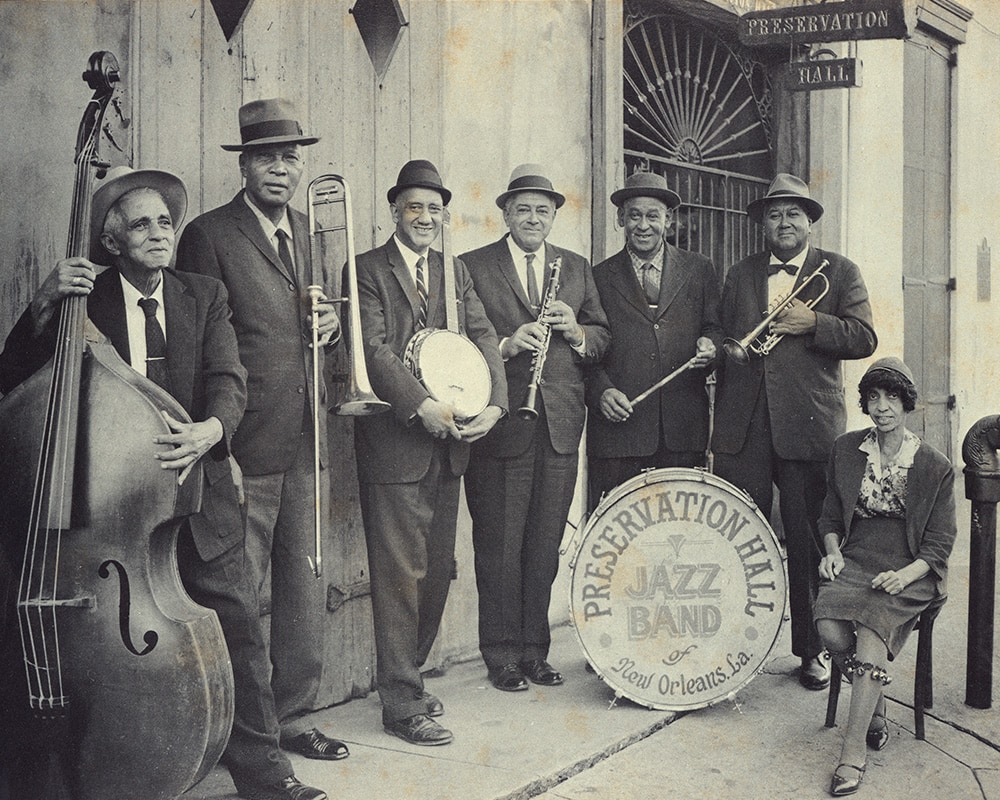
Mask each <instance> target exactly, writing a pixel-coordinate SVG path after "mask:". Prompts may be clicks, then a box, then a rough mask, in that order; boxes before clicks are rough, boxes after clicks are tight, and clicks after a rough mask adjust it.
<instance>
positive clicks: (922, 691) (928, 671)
mask: <svg viewBox="0 0 1000 800" xmlns="http://www.w3.org/2000/svg"><path fill="white" fill-rule="evenodd" d="M947 599H948V597H947V595H945V596H942V597H938V598H936V599H934V600H932V601H931V604H930V605H929V606H927V608H925V609H924V610H923V611H922V612H921V613H920V617H919V618H918V620H917V626H916V630H917V665H916V669H915V671H914V677H913V721H914V725H915V727H916V737H917V738H918V739H920V740H921V741H923V740H924V739H925V738H926V737H925V736H924V709H926V708H933V707H934V688H933V684H934V663H933V657H932V653H931V650H932V647H933V641H934V639H933V637H934V620H936V619H937V615H938V614H939V613H941V607H942V606H943V605H944V602H945V600H947ZM864 677H866V678H867V677H868V676H867V675H865V676H864ZM841 678H842V673H841V672H840V668H839V667H838V666H837V664H836V662H833V661H831V662H830V694H829V696H828V697H827V701H826V727H828V728H833V727H836V724H837V701H838V700H839V699H840V684H841Z"/></svg>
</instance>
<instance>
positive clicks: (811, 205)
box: [747, 172, 823, 225]
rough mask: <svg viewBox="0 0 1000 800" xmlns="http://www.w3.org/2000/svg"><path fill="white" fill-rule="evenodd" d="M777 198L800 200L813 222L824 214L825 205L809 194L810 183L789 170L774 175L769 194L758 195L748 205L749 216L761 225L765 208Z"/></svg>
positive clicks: (768, 190) (768, 189) (768, 188)
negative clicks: (791, 173)
mask: <svg viewBox="0 0 1000 800" xmlns="http://www.w3.org/2000/svg"><path fill="white" fill-rule="evenodd" d="M775 200H796V201H798V202H799V203H801V204H802V207H803V208H804V209H805V210H806V214H808V215H809V219H810V220H811V221H812V222H815V221H816V220H818V219H819V218H820V217H822V216H823V206H821V205H820V204H819V203H817V202H816V201H815V200H813V199H812V197H811V196H810V195H809V184H808V183H806V182H805V181H804V180H802V178H797V177H796V176H795V175H789V174H788V173H787V172H779V173H778V174H777V175H775V176H774V180H773V181H771V185H770V186H768V187H767V194H765V195H764V196H763V197H758V198H757V199H756V200H754V201H753V202H752V203H750V205H748V206H747V216H748V217H750V219H752V220H753V221H754V222H756V223H757V224H758V225H760V224H761V223H762V222H763V221H764V210H765V209H766V208H767V206H768V204H769V203H771V202H772V201H775Z"/></svg>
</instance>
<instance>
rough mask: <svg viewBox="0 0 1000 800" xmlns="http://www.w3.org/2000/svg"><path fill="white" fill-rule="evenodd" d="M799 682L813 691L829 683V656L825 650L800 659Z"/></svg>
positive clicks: (824, 687)
mask: <svg viewBox="0 0 1000 800" xmlns="http://www.w3.org/2000/svg"><path fill="white" fill-rule="evenodd" d="M799 683H801V684H802V685H803V686H805V687H806V688H807V689H811V690H812V691H814V692H818V691H820V690H822V689H826V688H827V687H828V686H829V685H830V656H829V655H827V653H826V651H825V650H824V651H823V652H822V653H820V654H819V655H815V656H812V657H810V658H803V659H802V668H801V669H800V670H799Z"/></svg>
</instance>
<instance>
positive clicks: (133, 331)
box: [118, 273, 168, 376]
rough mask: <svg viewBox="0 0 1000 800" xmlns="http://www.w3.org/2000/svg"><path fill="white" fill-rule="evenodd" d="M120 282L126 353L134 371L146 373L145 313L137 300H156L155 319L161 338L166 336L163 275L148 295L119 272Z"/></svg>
mask: <svg viewBox="0 0 1000 800" xmlns="http://www.w3.org/2000/svg"><path fill="white" fill-rule="evenodd" d="M118 278H119V280H121V282H122V294H123V295H124V296H125V325H126V327H127V328H128V355H129V360H130V363H131V366H132V369H134V370H135V371H136V372H138V373H139V374H140V375H143V376H145V375H146V314H145V312H144V311H143V310H142V308H140V306H139V301H140V300H142V299H143V298H146V297H152V298H153V299H154V300H156V304H157V305H156V321H157V322H159V323H160V328H162V329H163V338H164V340H166V338H167V335H168V333H167V315H166V314H165V313H164V311H163V277H162V276H160V281H159V283H157V284H156V288H155V289H154V290H153V293H152V294H150V295H145V294H143V293H142V292H140V291H139V290H138V289H136V288H135V287H134V286H133V285H132V284H131V283H129V282H128V281H127V280H125V278H124V276H123V275H122V274H121V273H119V275H118Z"/></svg>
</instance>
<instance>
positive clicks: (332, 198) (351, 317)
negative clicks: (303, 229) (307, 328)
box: [308, 174, 389, 417]
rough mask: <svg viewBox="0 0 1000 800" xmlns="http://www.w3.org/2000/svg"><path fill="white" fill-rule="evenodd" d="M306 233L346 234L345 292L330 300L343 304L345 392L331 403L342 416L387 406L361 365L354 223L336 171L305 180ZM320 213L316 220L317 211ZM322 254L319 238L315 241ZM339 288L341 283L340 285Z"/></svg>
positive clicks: (344, 184) (346, 191) (345, 187)
mask: <svg viewBox="0 0 1000 800" xmlns="http://www.w3.org/2000/svg"><path fill="white" fill-rule="evenodd" d="M308 194H309V234H310V236H312V237H313V241H314V242H317V240H320V239H321V237H322V236H323V235H324V234H328V233H336V232H340V231H343V232H344V234H345V235H346V238H347V270H346V274H347V280H346V281H345V282H346V284H347V295H346V296H345V297H339V298H334V299H333V300H332V302H334V303H341V304H346V305H347V312H348V322H347V335H348V342H349V344H350V348H349V358H350V370H349V375H348V384H347V393H346V396H345V397H344V399H343V400H342V401H341V402H339V403H337V404H336V405H335V406H334V410H335V411H336V412H337V414H340V415H342V416H351V417H357V416H365V415H367V414H378V413H380V412H382V411H387V410H388V409H389V404H388V403H386V402H385V401H384V400H380V399H379V398H378V397H376V395H375V392H374V391H373V390H372V385H371V381H370V380H369V378H368V369H367V367H366V366H365V351H364V346H363V343H362V342H363V337H362V335H361V310H360V309H359V308H358V270H357V266H356V265H355V261H354V226H353V222H352V219H351V190H350V187H349V186H348V185H347V182H346V181H345V180H344V179H343V178H342V177H341V176H340V175H332V174H331V175H320V176H319V177H318V178H314V179H313V181H312V182H311V183H310V184H309V191H308ZM341 205H342V206H343V209H342V211H341V212H340V214H342V216H343V219H342V220H341V219H340V218H339V215H338V214H337V213H336V211H337V209H336V206H341ZM321 212H322V213H323V214H324V217H323V219H322V220H320V218H319V215H320V213H321ZM319 253H320V257H322V253H323V247H322V242H319ZM341 292H343V287H341ZM314 302H315V301H314Z"/></svg>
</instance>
